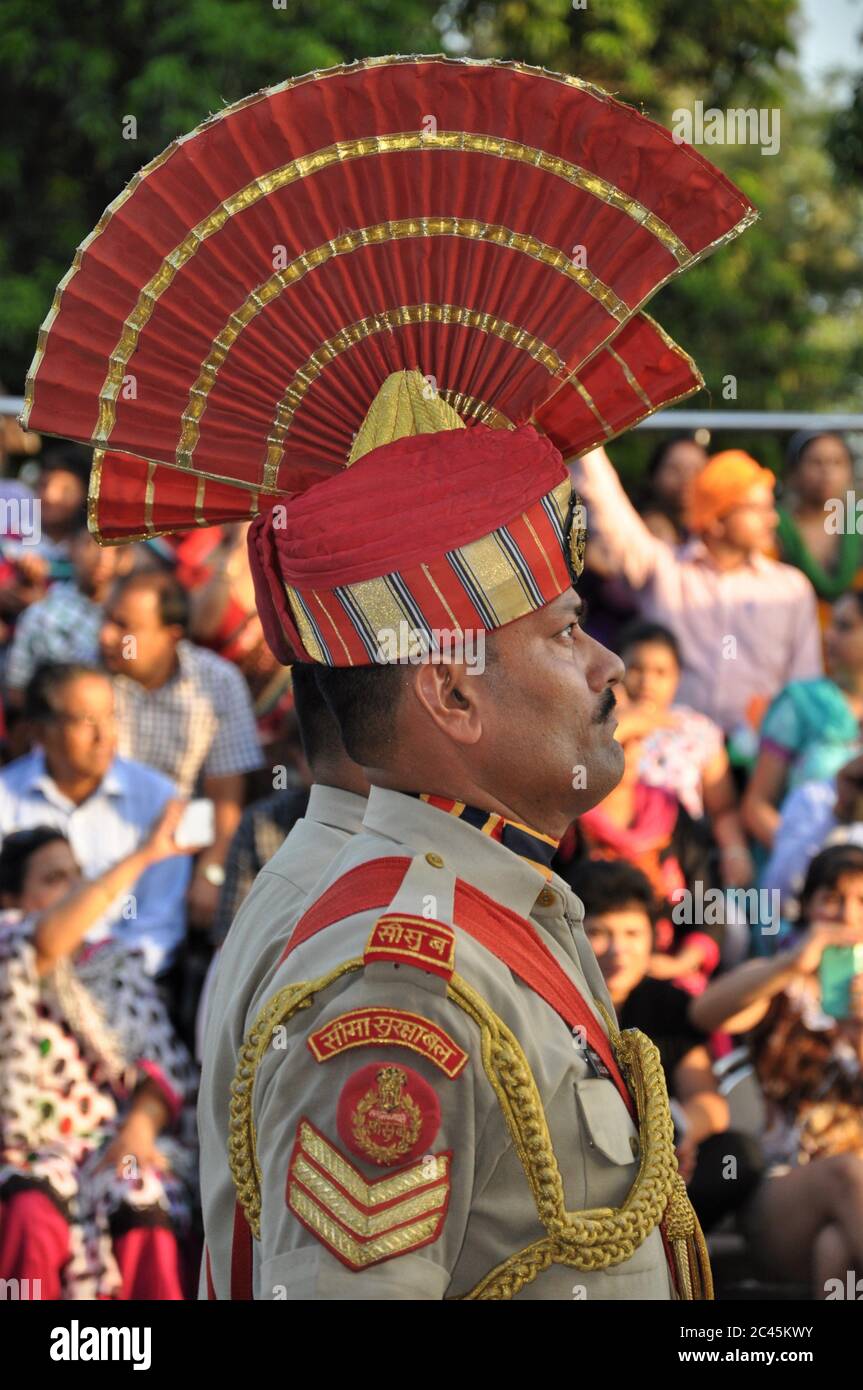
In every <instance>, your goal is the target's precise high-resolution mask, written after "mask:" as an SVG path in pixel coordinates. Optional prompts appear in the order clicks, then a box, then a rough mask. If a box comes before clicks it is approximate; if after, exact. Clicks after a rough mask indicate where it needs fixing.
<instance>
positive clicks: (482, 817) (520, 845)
mask: <svg viewBox="0 0 863 1390" xmlns="http://www.w3.org/2000/svg"><path fill="white" fill-rule="evenodd" d="M411 795H412V796H418V797H419V800H420V801H424V802H426V804H427V805H429V806H435V807H436V808H437V809H438V810H439V811H444V812H445V813H446V814H447V815H448V816H455V818H456V820H463V821H466V822H467V824H468V825H472V826H473V827H474V829H475V830H478V831H479V832H480V834H481V835H487V836H488V837H489V838H490V839H492V840H497V841H498V843H499V844H502V845H506V847H507V849H511V850H513V851H514V853H515V854H518V855H519V856H520V857H521V858H522V859H524V860H525V861H526V862H527V863H528V864H530V866H531V868H534V869H536V871H537V873H538V874H541V876H542V877H543V878H544V879H549V878H551V861H552V859H553V858H554V856H555V854H556V853H557V850H558V846H559V844H560V840H553V839H552V838H551V836H550V835H543V834H542V832H541V831H539V830H533V829H532V828H531V827H530V826H529V825H523V824H522V823H521V821H514V820H508V819H507V817H506V816H501V815H498V813H497V812H496V811H483V810H480V808H479V807H477V806H469V805H468V804H467V802H465V801H456V800H455V798H453V797H451V796H434V795H431V794H429V793H428V792H419V793H417V792H412V793H411Z"/></svg>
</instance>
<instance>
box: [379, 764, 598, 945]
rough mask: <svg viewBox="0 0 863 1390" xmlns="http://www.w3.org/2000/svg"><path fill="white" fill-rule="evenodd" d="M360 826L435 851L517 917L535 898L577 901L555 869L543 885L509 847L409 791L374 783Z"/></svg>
mask: <svg viewBox="0 0 863 1390" xmlns="http://www.w3.org/2000/svg"><path fill="white" fill-rule="evenodd" d="M363 825H364V827H365V829H366V830H371V831H373V832H374V833H375V834H376V835H381V836H384V837H385V838H386V839H388V840H392V841H394V842H395V844H397V845H400V846H402V847H404V848H407V849H409V850H412V851H413V852H414V853H415V854H423V853H425V852H426V851H428V850H430V849H433V850H435V851H436V852H437V853H438V854H439V855H440V856H441V858H442V859H443V861H444V864H445V866H446V867H447V868H448V869H449V870H450V871H451V872H452V873H453V874H455V875H456V877H457V878H461V879H464V881H465V882H466V883H470V884H472V885H473V887H474V888H478V889H479V891H480V892H481V893H485V894H487V895H488V896H489V897H491V898H494V900H495V902H497V903H500V904H501V906H502V907H507V908H509V909H510V911H512V912H516V913H518V915H519V916H520V917H529V916H530V914H531V910H532V909H533V907H534V905H535V904H536V902H537V900H538V899H539V900H540V901H541V903H542V905H543V906H550V905H551V902H552V897H553V894H558V895H559V896H560V898H561V899H562V902H563V904H564V906H567V907H568V908H569V909H570V910H572V908H573V905H574V904H577V902H578V900H577V899H575V898H574V895H573V894H570V893H569V890H568V889H567V886H566V884H565V883H564V882H563V880H562V879H560V878H558V877H557V875H556V874H554V875H552V877H551V879H550V880H549V881H548V883H547V884H546V883H545V882H544V881H543V878H542V876H541V875H540V874H539V873H537V871H536V869H533V868H531V866H530V865H529V864H528V862H527V861H526V860H525V859H522V858H521V856H520V855H518V854H516V853H514V851H513V850H511V849H507V848H506V846H505V845H502V844H499V843H498V841H497V840H492V839H490V838H489V837H488V836H487V835H483V833H482V831H481V830H475V829H474V827H473V826H472V825H468V824H467V822H465V821H463V820H459V819H458V818H457V817H455V816H451V815H448V814H447V812H446V811H439V810H438V809H437V807H435V806H430V805H429V804H428V803H427V802H425V801H420V800H418V799H417V798H416V797H415V796H411V795H410V794H409V793H406V792H395V791H387V790H385V789H384V788H382V787H372V789H371V792H370V793H369V800H368V806H367V809H366V813H365V816H364V818H363ZM570 899H572V902H570ZM579 906H580V905H579ZM580 916H581V913H580V911H578V917H579V918H580Z"/></svg>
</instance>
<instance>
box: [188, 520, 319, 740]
mask: <svg viewBox="0 0 863 1390" xmlns="http://www.w3.org/2000/svg"><path fill="white" fill-rule="evenodd" d="M248 531H249V527H248V523H245V524H243V523H237V524H235V525H230V526H221V527H216V528H215V534H212V532H208V531H198V532H197V533H195V534H193V535H190V536H183V537H182V539H181V540H180V541H179V543H178V545H177V569H176V574H177V578H178V579H179V581H180V583H181V584H182V585H183V587H184V588H186V589H188V590H189V610H190V614H191V626H190V634H189V635H190V636H191V637H192V639H193V640H194V641H196V642H199V643H200V644H201V646H204V647H209V648H211V650H212V651H215V652H217V653H218V655H219V656H222V657H224V658H225V660H226V661H230V662H231V663H232V664H233V665H234V666H236V667H237V669H238V670H239V671H241V672H242V674H243V677H244V679H245V681H246V684H247V685H248V687H249V694H250V695H251V697H252V700H253V702H254V707H255V717H256V720H257V727H258V734H259V736H260V738H261V741H262V743H265V744H270V743H272V742H273V741H274V739H275V738H278V735H279V732H280V729H281V726H282V724H283V720H284V716H285V715H286V714H287V712H288V711H289V710H290V708H291V704H292V695H291V675H290V671H289V670H287V669H286V668H285V667H284V666H280V665H279V663H278V662H277V661H276V659H275V657H274V656H273V654H272V652H271V651H270V648H269V647H268V645H267V642H266V639H265V637H264V630H263V628H262V626H261V620H260V618H259V617H258V610H257V608H256V606H255V586H254V583H253V581H252V571H251V568H250V566H249V553H248V545H247V536H248ZM274 751H275V750H274Z"/></svg>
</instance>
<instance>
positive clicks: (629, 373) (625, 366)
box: [608, 343, 650, 406]
mask: <svg viewBox="0 0 863 1390" xmlns="http://www.w3.org/2000/svg"><path fill="white" fill-rule="evenodd" d="M608 352H609V356H611V357H613V358H614V360H615V362H616V363H617V365H618V366H619V367H620V370H621V371H622V372H623V375H624V377H625V378H626V381H627V383H628V384H629V385H630V386H631V387H632V389H633V391H634V392H635V394H636V396H638V398H639V400H640V401H641V403H642V405H647V406H649V405H650V397H649V396H648V394H647V392H646V391H645V389H644V387H643V386H642V384H641V382H640V381H639V380H638V378H637V377H636V375H635V373H634V372H633V370H632V368H631V367H630V365H629V363H628V362H624V360H623V358H622V357H621V355H620V353H619V352H615V350H614V348H613V347H612V345H611V343H609V344H608Z"/></svg>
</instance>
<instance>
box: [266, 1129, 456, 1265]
mask: <svg viewBox="0 0 863 1390" xmlns="http://www.w3.org/2000/svg"><path fill="white" fill-rule="evenodd" d="M451 1167H452V1151H451V1150H448V1151H446V1152H444V1153H439V1154H429V1155H426V1156H425V1157H423V1158H421V1159H419V1160H418V1161H417V1162H416V1163H411V1164H409V1165H408V1166H407V1167H405V1168H402V1169H400V1170H399V1171H398V1172H396V1173H387V1175H386V1176H385V1177H382V1178H376V1179H374V1180H372V1181H369V1179H368V1178H365V1177H363V1174H362V1173H361V1172H360V1171H359V1169H358V1168H356V1167H355V1166H354V1164H353V1163H351V1162H350V1160H349V1159H348V1158H346V1157H345V1155H344V1154H343V1153H342V1152H341V1151H340V1150H339V1149H336V1148H334V1146H333V1145H332V1144H331V1143H330V1142H329V1140H327V1139H325V1138H324V1136H323V1134H321V1132H320V1130H317V1129H315V1126H314V1125H313V1124H311V1122H310V1121H309V1120H307V1119H306V1118H305V1117H303V1118H302V1119H301V1120H300V1122H299V1124H298V1125H297V1138H296V1143H295V1144H294V1150H293V1153H292V1154H291V1161H290V1164H289V1166H288V1181H287V1192H286V1197H287V1204H288V1207H289V1208H290V1210H291V1211H292V1212H293V1213H294V1215H295V1216H296V1218H297V1220H298V1221H299V1222H300V1223H301V1224H302V1225H303V1226H305V1228H306V1230H307V1231H310V1232H311V1233H312V1235H314V1236H316V1237H317V1239H318V1240H319V1241H320V1242H321V1243H322V1244H323V1245H325V1246H326V1247H327V1249H328V1250H331V1251H332V1253H333V1254H334V1255H335V1256H336V1258H337V1259H339V1260H341V1262H342V1264H343V1265H347V1267H348V1269H352V1270H359V1269H368V1268H369V1266H370V1265H375V1264H381V1263H382V1261H384V1260H391V1259H393V1258H394V1257H395V1256H396V1255H404V1254H406V1253H407V1252H408V1251H409V1250H418V1249H419V1248H420V1247H421V1246H423V1245H430V1244H431V1243H432V1241H435V1240H437V1238H438V1236H439V1235H440V1233H441V1230H442V1229H443V1223H444V1220H445V1218H446V1211H447V1206H448V1203H449V1194H450V1171H451Z"/></svg>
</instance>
